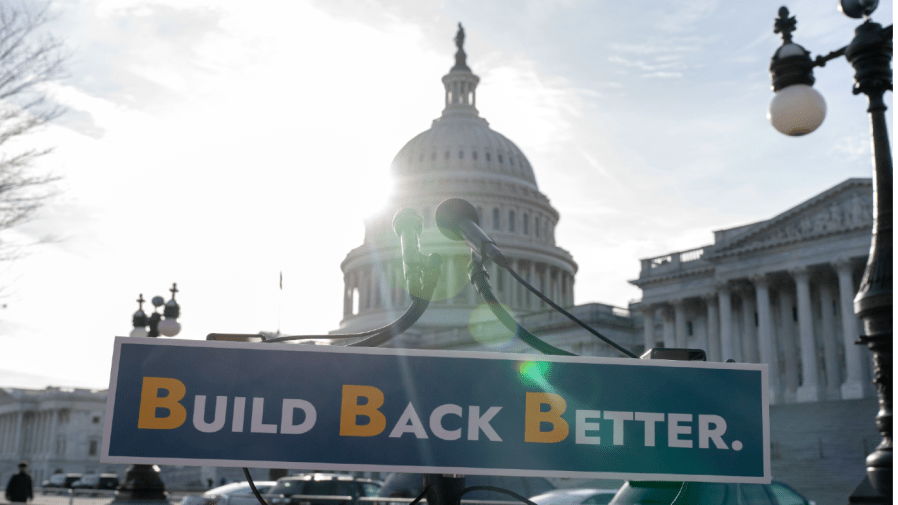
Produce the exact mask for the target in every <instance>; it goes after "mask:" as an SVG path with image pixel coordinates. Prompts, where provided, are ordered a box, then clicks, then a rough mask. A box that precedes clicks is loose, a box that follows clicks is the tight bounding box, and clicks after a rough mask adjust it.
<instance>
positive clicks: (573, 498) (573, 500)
mask: <svg viewBox="0 0 898 505" xmlns="http://www.w3.org/2000/svg"><path fill="white" fill-rule="evenodd" d="M613 496H614V491H608V492H602V491H597V490H591V489H590V490H577V491H556V492H549V493H544V494H541V495H538V496H534V497H533V498H530V501H532V502H534V503H536V504H537V505H579V504H581V503H584V504H589V505H601V504H604V503H608V502H609V501H611V498H612V497H613Z"/></svg>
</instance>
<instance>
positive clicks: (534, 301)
mask: <svg viewBox="0 0 898 505" xmlns="http://www.w3.org/2000/svg"><path fill="white" fill-rule="evenodd" d="M530 285H531V286H533V287H535V288H536V289H539V280H538V279H537V278H536V262H535V261H531V262H530ZM527 296H528V297H529V298H530V310H539V302H540V299H539V297H537V296H536V295H535V294H533V293H530V294H528V295H527Z"/></svg>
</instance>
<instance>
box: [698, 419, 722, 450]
mask: <svg viewBox="0 0 898 505" xmlns="http://www.w3.org/2000/svg"><path fill="white" fill-rule="evenodd" d="M712 424H713V425H714V429H713V430H712V429H710V428H711V427H710V425H712ZM726 430H727V422H726V421H724V420H723V418H722V417H720V416H714V415H701V414H700V415H699V416H698V447H699V449H707V448H708V439H711V440H713V441H714V447H717V448H718V449H728V447H727V444H726V443H724V441H723V434H724V432H726Z"/></svg>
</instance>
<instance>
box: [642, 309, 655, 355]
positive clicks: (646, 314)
mask: <svg viewBox="0 0 898 505" xmlns="http://www.w3.org/2000/svg"><path fill="white" fill-rule="evenodd" d="M642 318H643V319H642V320H643V323H642V326H643V328H642V342H643V344H644V345H645V350H646V351H648V350H649V349H651V348H652V347H655V307H653V306H652V305H645V306H643V307H642Z"/></svg>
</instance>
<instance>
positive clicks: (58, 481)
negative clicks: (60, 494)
mask: <svg viewBox="0 0 898 505" xmlns="http://www.w3.org/2000/svg"><path fill="white" fill-rule="evenodd" d="M80 478H81V474H80V473H54V474H53V475H51V476H50V478H49V479H47V480H45V481H44V482H42V483H41V487H42V488H43V491H44V493H48V492H56V491H62V490H63V489H71V487H72V484H74V483H75V481H77V480H78V479H80Z"/></svg>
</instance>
